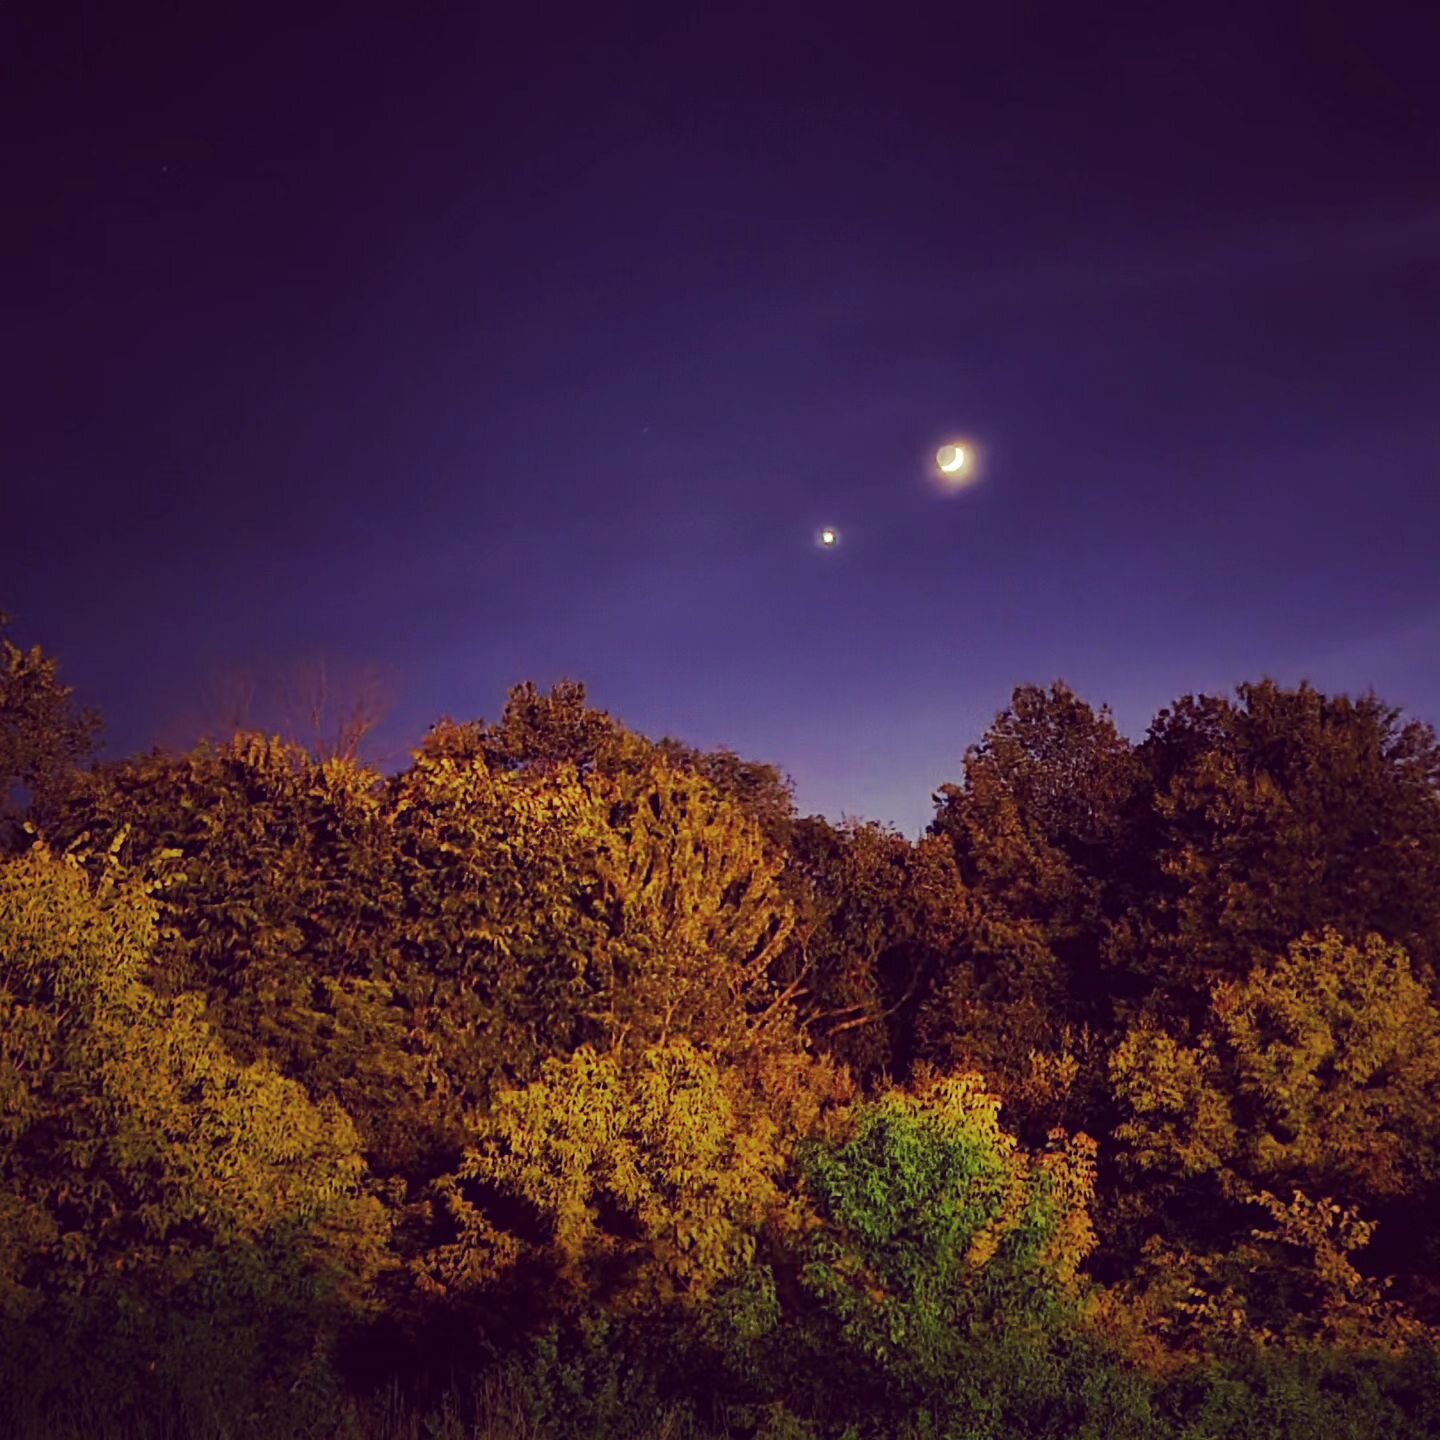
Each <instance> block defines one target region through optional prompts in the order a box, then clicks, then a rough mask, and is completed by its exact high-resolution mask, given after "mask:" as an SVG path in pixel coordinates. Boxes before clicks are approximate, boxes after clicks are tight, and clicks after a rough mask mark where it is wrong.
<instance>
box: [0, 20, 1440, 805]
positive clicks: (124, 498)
mask: <svg viewBox="0 0 1440 1440" xmlns="http://www.w3.org/2000/svg"><path fill="white" fill-rule="evenodd" d="M387 10H388V17H385V16H384V15H383V14H382V12H385V11H387ZM291 11H293V12H302V11H303V12H308V13H310V14H311V15H318V14H319V11H318V9H317V8H316V7H309V6H293V7H286V8H283V9H276V10H275V11H274V12H273V13H272V14H266V13H265V12H264V10H263V9H262V8H260V7H257V6H255V5H246V6H230V7H225V6H208V5H189V6H178V5H169V6H167V7H165V9H164V10H163V11H162V10H161V9H160V8H159V7H156V8H155V9H154V10H153V11H148V12H147V10H146V7H145V6H144V5H141V4H137V5H134V6H129V5H106V6H102V7H97V8H96V9H95V10H94V12H93V13H92V14H90V15H88V16H86V15H84V14H83V13H82V10H81V7H79V6H55V7H34V13H35V16H36V18H35V20H34V21H33V23H32V28H31V29H30V31H29V32H28V33H27V34H26V35H24V36H21V37H20V38H19V39H18V40H15V39H13V38H12V39H7V40H6V41H5V43H4V44H3V46H0V68H3V73H0V122H3V124H0V134H3V135H4V136H5V137H6V138H5V141H4V145H5V154H6V160H5V167H4V173H5V176H6V183H5V202H6V203H5V220H4V224H3V226H0V287H3V294H0V537H3V546H0V557H3V558H0V604H3V605H4V606H5V607H7V608H9V609H10V610H11V611H12V613H13V614H14V615H15V617H16V621H17V631H18V634H19V635H20V637H21V638H22V639H27V640H28V639H39V640H42V641H43V642H44V643H46V644H47V645H48V646H49V647H51V648H53V649H55V650H57V651H58V652H59V654H60V655H61V658H62V660H63V662H64V665H65V668H66V673H67V674H68V676H69V678H70V679H71V680H72V681H73V682H74V683H76V684H77V685H78V686H79V687H80V689H81V691H82V693H83V694H84V696H85V698H87V699H89V700H92V701H94V702H95V703H98V704H99V705H100V706H101V707H102V709H103V710H104V711H105V713H106V716H107V719H108V722H109V723H108V729H109V734H110V737H111V745H112V750H125V749H131V748H135V747H138V746H142V745H147V744H149V743H151V742H152V741H154V740H155V739H157V738H159V737H161V736H162V735H164V734H165V733H166V732H167V727H171V728H173V726H174V724H175V721H176V717H177V716H179V715H183V714H185V713H187V711H188V708H189V707H191V706H192V705H193V704H194V702H195V697H196V695H197V694H198V693H199V691H200V690H201V689H202V688H203V686H204V685H205V683H206V677H207V676H208V675H210V674H211V673H213V672H214V671H215V670H216V669H217V668H220V669H223V668H225V667H227V666H260V667H262V668H263V667H265V666H282V665H287V664H290V663H291V662H293V661H295V660H296V659H298V658H300V657H305V656H317V655H318V656H327V657H330V659H331V660H332V661H334V662H336V663H341V664H343V663H350V664H359V663H362V662H375V663H378V664H379V665H381V666H382V667H384V668H385V669H386V670H387V671H388V672H389V674H390V675H391V677H392V683H393V685H394V687H395V690H396V692H397V695H398V704H397V706H396V708H395V710H394V712H393V713H392V716H391V718H390V721H389V722H388V725H387V728H386V732H385V737H384V739H385V742H386V743H387V744H388V745H390V746H391V747H392V749H393V750H394V751H396V752H397V753H401V752H403V750H404V748H405V746H406V745H407V744H409V743H411V742H413V741H414V740H415V739H418V737H419V736H420V735H421V734H422V733H423V731H424V728H425V726H426V724H427V723H428V722H429V721H430V720H432V719H433V718H435V717H436V716H437V715H439V714H441V713H450V714H453V715H457V716H466V717H468V716H473V715H486V716H489V717H493V716H495V715H496V714H497V713H498V711H499V709H500V706H501V703H502V701H503V697H504V693H505V691H506V689H507V688H508V687H509V686H510V685H511V684H513V683H514V682H516V681H519V680H521V679H526V678H533V679H535V680H537V681H539V682H541V683H549V682H551V681H553V680H555V679H557V678H560V677H562V676H573V677H575V678H579V679H582V680H584V681H585V682H586V683H587V685H588V686H589V687H590V690H591V693H592V695H593V697H594V699H595V700H596V702H597V703H599V704H601V705H603V706H605V707H606V708H608V709H610V710H612V711H613V712H614V713H616V714H617V715H619V716H620V717H621V718H622V719H624V720H625V721H627V722H628V723H630V724H632V725H634V726H635V727H637V728H639V729H641V730H644V731H646V732H649V733H654V734H659V733H666V732H668V733H673V734H678V735H679V736H681V737H682V738H684V739H686V740H689V741H691V742H692V743H696V744H701V745H719V744H724V745H729V746H732V747H734V748H736V749H738V750H740V751H741V752H742V753H744V754H747V755H751V756H753V757H754V758H758V759H766V760H772V761H774V762H776V763H778V764H780V765H782V766H783V767H784V768H786V769H787V770H788V771H789V772H790V773H791V774H792V775H793V776H794V777H795V779H796V781H797V785H798V792H799V799H800V802H801V805H802V807H803V808H804V809H806V810H820V811H823V812H825V813H827V814H829V815H831V816H833V817H838V816H839V815H840V814H841V813H851V814H860V815H865V816H868V817H872V818H877V819H883V820H889V821H894V822H897V823H899V824H900V825H901V826H902V827H903V828H905V829H906V830H907V831H910V832H914V831H915V830H917V829H918V828H919V827H920V826H921V825H922V824H923V823H924V821H925V820H926V819H927V818H928V816H929V813H930V795H931V792H932V790H933V789H934V788H935V786H937V785H938V784H939V783H941V782H942V781H944V780H946V779H951V778H955V777H956V775H957V774H958V771H959V762H960V757H961V755H962V753H963V750H964V747H965V745H966V744H967V743H968V742H970V741H972V740H973V739H975V738H976V737H977V736H978V734H979V732H980V730H981V729H982V728H983V726H984V724H985V723H986V722H987V721H988V719H989V718H990V717H991V716H992V715H993V713H994V712H995V711H996V710H997V709H999V708H1000V707H1001V706H1003V704H1004V703H1005V701H1006V699H1007V698H1008V695H1009V692H1010V689H1011V688H1012V686H1014V685H1015V684H1017V683H1021V682H1024V681H1039V682H1045V681H1049V680H1051V679H1053V678H1056V677H1057V676H1058V677H1063V678H1065V679H1066V680H1068V681H1069V682H1070V683H1071V684H1072V685H1074V686H1075V687H1076V688H1077V689H1078V690H1079V691H1080V692H1081V693H1082V694H1084V695H1085V696H1086V697H1087V698H1090V699H1091V700H1093V701H1095V702H1097V703H1098V702H1100V701H1108V702H1109V703H1110V704H1111V705H1112V706H1113V707H1114V709H1115V711H1116V714H1117V717H1118V719H1119V720H1120V722H1121V724H1122V726H1123V727H1124V728H1125V729H1126V730H1127V731H1129V732H1131V733H1139V732H1140V731H1142V730H1143V728H1144V726H1145V724H1146V723H1147V722H1148V720H1149V718H1150V715H1151V714H1152V713H1153V711H1154V710H1155V709H1157V708H1158V707H1159V706H1161V705H1163V704H1165V703H1167V702H1168V701H1170V700H1172V699H1174V698H1175V697H1176V696H1177V695H1179V694H1182V693H1185V692H1187V691H1192V690H1198V689H1226V688H1228V687H1230V686H1231V685H1233V684H1235V683H1236V682H1238V681H1241V680H1244V679H1257V678H1259V677H1260V676H1262V675H1264V674H1271V675H1274V676H1276V677H1277V678H1279V679H1281V680H1284V681H1287V682H1291V681H1295V680H1298V679H1300V678H1302V677H1309V678H1311V679H1312V680H1314V681H1315V683H1317V684H1319V685H1321V686H1322V687H1323V688H1327V689H1348V690H1352V691H1353V690H1361V689H1364V688H1367V687H1370V686H1374V687H1375V688H1376V689H1377V690H1378V691H1379V692H1380V693H1381V694H1382V695H1384V696H1385V697H1386V698H1388V699H1390V700H1392V701H1394V702H1395V703H1397V704H1401V705H1404V706H1405V707H1406V708H1407V709H1408V710H1410V711H1411V712H1412V713H1415V714H1417V715H1419V716H1421V717H1422V718H1426V719H1440V643H1437V641H1440V487H1437V479H1440V466H1437V458H1440V85H1437V84H1436V83H1435V78H1434V68H1433V66H1434V57H1435V54H1436V53H1437V50H1440V15H1437V13H1436V10H1435V6H1434V4H1433V0H1421V3H1416V4H1412V5H1404V4H1395V3H1388V4H1375V3H1367V4H1363V5H1361V4H1356V5H1341V4H1336V3H1329V0H1305V3H1303V4H1295V5H1289V4H1264V3H1261V4H1253V3H1251V4H1246V5H1243V6H1238V5H1237V6H1234V7H1225V6H1215V5H1195V4H1193V3H1187V4H1184V5H1172V4H1166V3H1158V4H1157V3H1147V4H1138V3H1137V4H1134V5H1096V6H1077V5H1073V4H1065V3H1059V0H1055V3H1045V4H1024V3H998V0H992V3H988V4H984V5H978V4H977V5H970V4H964V3H961V4H956V5H940V4H936V3H932V4H929V5H926V6H922V7H915V8H913V9H907V8H906V7H903V6H895V5H876V6H870V7H861V6H853V5H850V6H846V5H826V6H820V5H806V6H786V5H783V4H779V5H776V4H765V5H757V6H755V7H753V8H745V7H741V6H738V5H733V4H725V5H698V6H687V5H674V4H669V5H663V6H662V5H655V6H651V7H644V8H640V7H630V8H627V7H624V6H602V5H584V6H574V7H566V8H562V7H554V8H549V7H543V6H541V7H528V6H509V7H500V6H496V5H464V6H461V5H449V6H436V5H430V6H427V5H414V6H408V5H407V6H399V5H396V6H389V7H384V6H373V5H371V6H366V5H360V6H352V7H349V8H348V10H347V9H346V8H342V7H335V9H334V10H333V12H332V13H331V14H330V15H329V16H328V17H325V18H323V19H317V20H315V21H314V22H313V23H308V22H307V23H304V24H297V22H296V21H295V20H294V18H293V15H290V14H289V13H288V12H291ZM46 12H49V13H46ZM519 15H526V16H533V18H526V19H523V20H522V19H517V18H515V17H516V16H519ZM847 15H848V16H850V17H851V19H850V20H846V19H845V18H844V17H845V16H847ZM357 16H358V18H357ZM777 16H778V17H779V18H777ZM957 433H963V434H966V435H971V436H974V437H977V438H978V439H979V440H980V441H982V442H983V444H984V446H985V455H986V467H985V475H984V479H983V482H982V483H980V484H979V485H977V486H976V487H975V488H974V489H972V490H970V491H968V492H967V493H965V494H962V495H959V496H955V497H951V498H947V499H939V498H936V496H935V494H934V492H933V491H932V490H931V489H930V488H929V487H928V485H927V483H926V476H927V473H928V466H929V463H930V459H931V456H932V455H933V452H934V450H935V447H936V446H937V445H938V444H939V443H941V442H942V441H944V440H946V439H947V438H949V437H950V436H951V435H953V434H957ZM822 524H833V525H835V526H837V527H838V528H839V529H840V530H841V532H842V534H843V536H844V543H843V545H842V546H841V547H840V548H839V549H838V550H836V551H834V552H824V551H820V550H817V549H816V548H815V546H814V545H813V543H812V537H813V535H814V532H815V530H816V529H817V528H818V527H819V526H820V525H822Z"/></svg>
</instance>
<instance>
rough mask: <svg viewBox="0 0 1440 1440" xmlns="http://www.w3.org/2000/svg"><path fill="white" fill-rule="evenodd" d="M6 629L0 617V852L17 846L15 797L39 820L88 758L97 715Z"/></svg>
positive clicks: (35, 649) (38, 652)
mask: <svg viewBox="0 0 1440 1440" xmlns="http://www.w3.org/2000/svg"><path fill="white" fill-rule="evenodd" d="M7 627H8V619H7V617H6V616H5V615H4V613H3V612H0V849H3V848H5V847H7V846H8V847H10V848H13V846H14V845H15V843H16V841H17V836H18V827H17V818H18V817H17V804H18V801H19V795H18V792H19V791H21V790H22V789H23V790H24V791H26V792H28V798H29V800H30V802H31V803H32V804H33V805H34V806H36V807H37V809H39V810H40V811H41V812H42V815H43V812H44V811H45V809H46V807H47V805H48V803H49V801H50V800H51V798H52V797H53V795H54V792H55V790H56V788H57V787H58V786H59V785H60V784H61V782H62V781H63V779H64V777H65V776H66V775H67V774H68V773H69V772H71V771H72V770H74V769H76V768H77V767H78V766H80V765H81V764H83V763H84V762H85V761H86V760H87V759H89V757H90V755H91V753H92V752H93V750H94V747H95V740H96V736H97V735H98V732H99V729H100V719H99V716H98V715H97V714H96V713H95V712H94V711H93V710H87V709H82V708H80V707H79V706H77V705H76V704H75V698H74V694H73V692H72V691H71V689H70V687H69V686H68V685H63V684H61V682H60V678H59V670H58V666H57V664H56V661H55V660H54V659H53V658H52V657H51V656H49V655H47V654H46V653H45V652H44V651H43V650H42V649H41V648H40V647H39V646H38V645H36V646H32V647H31V648H30V649H29V650H22V649H21V648H20V646H18V645H17V644H16V643H15V642H14V641H13V640H12V639H11V638H10V637H9V635H7V634H6V633H5V632H6V629H7ZM7 837H8V839H7Z"/></svg>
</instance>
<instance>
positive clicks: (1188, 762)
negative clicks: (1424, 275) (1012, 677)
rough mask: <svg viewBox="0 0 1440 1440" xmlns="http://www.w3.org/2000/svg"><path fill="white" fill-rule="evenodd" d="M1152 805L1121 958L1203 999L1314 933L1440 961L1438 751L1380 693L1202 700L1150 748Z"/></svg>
mask: <svg viewBox="0 0 1440 1440" xmlns="http://www.w3.org/2000/svg"><path fill="white" fill-rule="evenodd" d="M1139 758H1140V761H1141V763H1142V764H1143V766H1144V768H1145V772H1146V781H1147V789H1148V792H1149V799H1148V803H1147V804H1146V805H1145V806H1144V807H1143V808H1142V809H1141V811H1140V813H1139V814H1138V816H1137V820H1136V825H1135V829H1134V833H1133V835H1132V837H1131V840H1130V848H1131V853H1132V856H1133V857H1134V859H1133V866H1134V868H1133V870H1132V874H1131V877H1130V878H1131V896H1130V899H1129V903H1128V905H1127V906H1126V914H1125V918H1124V921H1123V923H1121V924H1119V925H1117V927H1116V929H1115V932H1114V934H1113V937H1112V939H1111V952H1112V954H1113V956H1114V957H1115V958H1116V959H1117V960H1119V961H1121V962H1122V963H1124V964H1126V965H1128V966H1129V967H1131V968H1132V969H1134V970H1136V971H1138V972H1141V973H1143V974H1145V975H1147V976H1149V977H1150V978H1151V980H1152V981H1155V982H1160V983H1163V984H1167V985H1171V986H1177V985H1178V986H1180V987H1182V988H1183V989H1186V990H1187V991H1188V992H1189V993H1191V994H1192V995H1196V996H1203V995H1204V993H1205V991H1206V989H1207V987H1208V984H1209V982H1210V981H1211V980H1214V979H1222V978H1238V977H1240V976H1243V975H1245V974H1247V973H1248V972H1249V971H1250V969H1251V968H1252V967H1253V966H1255V965H1256V964H1258V963H1261V962H1262V961H1264V960H1265V959H1266V957H1268V956H1271V955H1275V954H1279V953H1282V952H1283V951H1284V950H1285V948H1286V947H1287V946H1288V945H1289V944H1290V942H1291V941H1293V940H1295V939H1296V938H1297V937H1298V936H1300V935H1302V934H1304V933H1306V932H1307V931H1311V930H1318V929H1322V928H1324V927H1327V926H1331V927H1334V928H1335V929H1337V930H1339V931H1341V932H1342V933H1343V934H1345V935H1347V936H1349V937H1350V938H1352V939H1356V940H1359V939H1363V937H1364V936H1365V935H1367V934H1369V933H1371V932H1374V933H1377V934H1380V935H1383V936H1385V937H1386V938H1387V939H1388V940H1391V941H1394V942H1395V943H1397V944H1401V945H1404V946H1405V947H1406V949H1407V951H1408V952H1409V953H1410V955H1411V957H1412V959H1413V960H1414V962H1415V963H1416V964H1417V966H1419V967H1420V969H1421V971H1422V972H1424V973H1427V974H1428V973H1430V972H1432V971H1433V967H1434V966H1435V964H1436V962H1437V960H1440V744H1437V742H1436V737H1435V732H1434V731H1433V729H1431V727H1430V726H1428V725H1423V724H1420V723H1418V722H1415V721H1409V722H1406V721H1403V720H1402V718H1401V715H1400V712H1399V711H1398V710H1396V709H1394V708H1392V707H1390V706H1388V705H1385V704H1383V703H1382V702H1381V701H1379V700H1377V699H1375V698H1374V697H1373V696H1366V697H1363V698H1361V699H1359V700H1352V699H1350V698H1348V697H1346V696H1343V695H1342V696H1336V697H1331V696H1326V695H1323V694H1321V693H1320V692H1319V691H1317V690H1315V689H1313V688H1311V687H1310V686H1309V685H1302V686H1300V687H1299V688H1297V689H1293V690H1289V689H1284V688H1282V687H1281V686H1279V685H1276V684H1275V683H1274V682H1273V681H1268V680H1267V681H1264V682H1262V683H1260V684H1258V685H1242V686H1241V687H1240V688H1239V690H1238V691H1237V695H1236V699H1235V700H1233V701H1232V700H1229V699H1226V698H1223V697H1216V696H1198V697H1197V696H1191V697H1187V698H1186V699H1183V700H1181V701H1180V702H1179V703H1178V704H1177V705H1175V706H1174V707H1173V708H1172V709H1170V710H1166V711H1162V712H1161V714H1160V715H1159V716H1158V717H1157V719H1156V721H1155V723H1154V725H1153V726H1152V727H1151V730H1150V734H1149V736H1148V738H1147V739H1146V740H1145V742H1144V744H1143V745H1142V746H1141V747H1140V750H1139Z"/></svg>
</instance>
